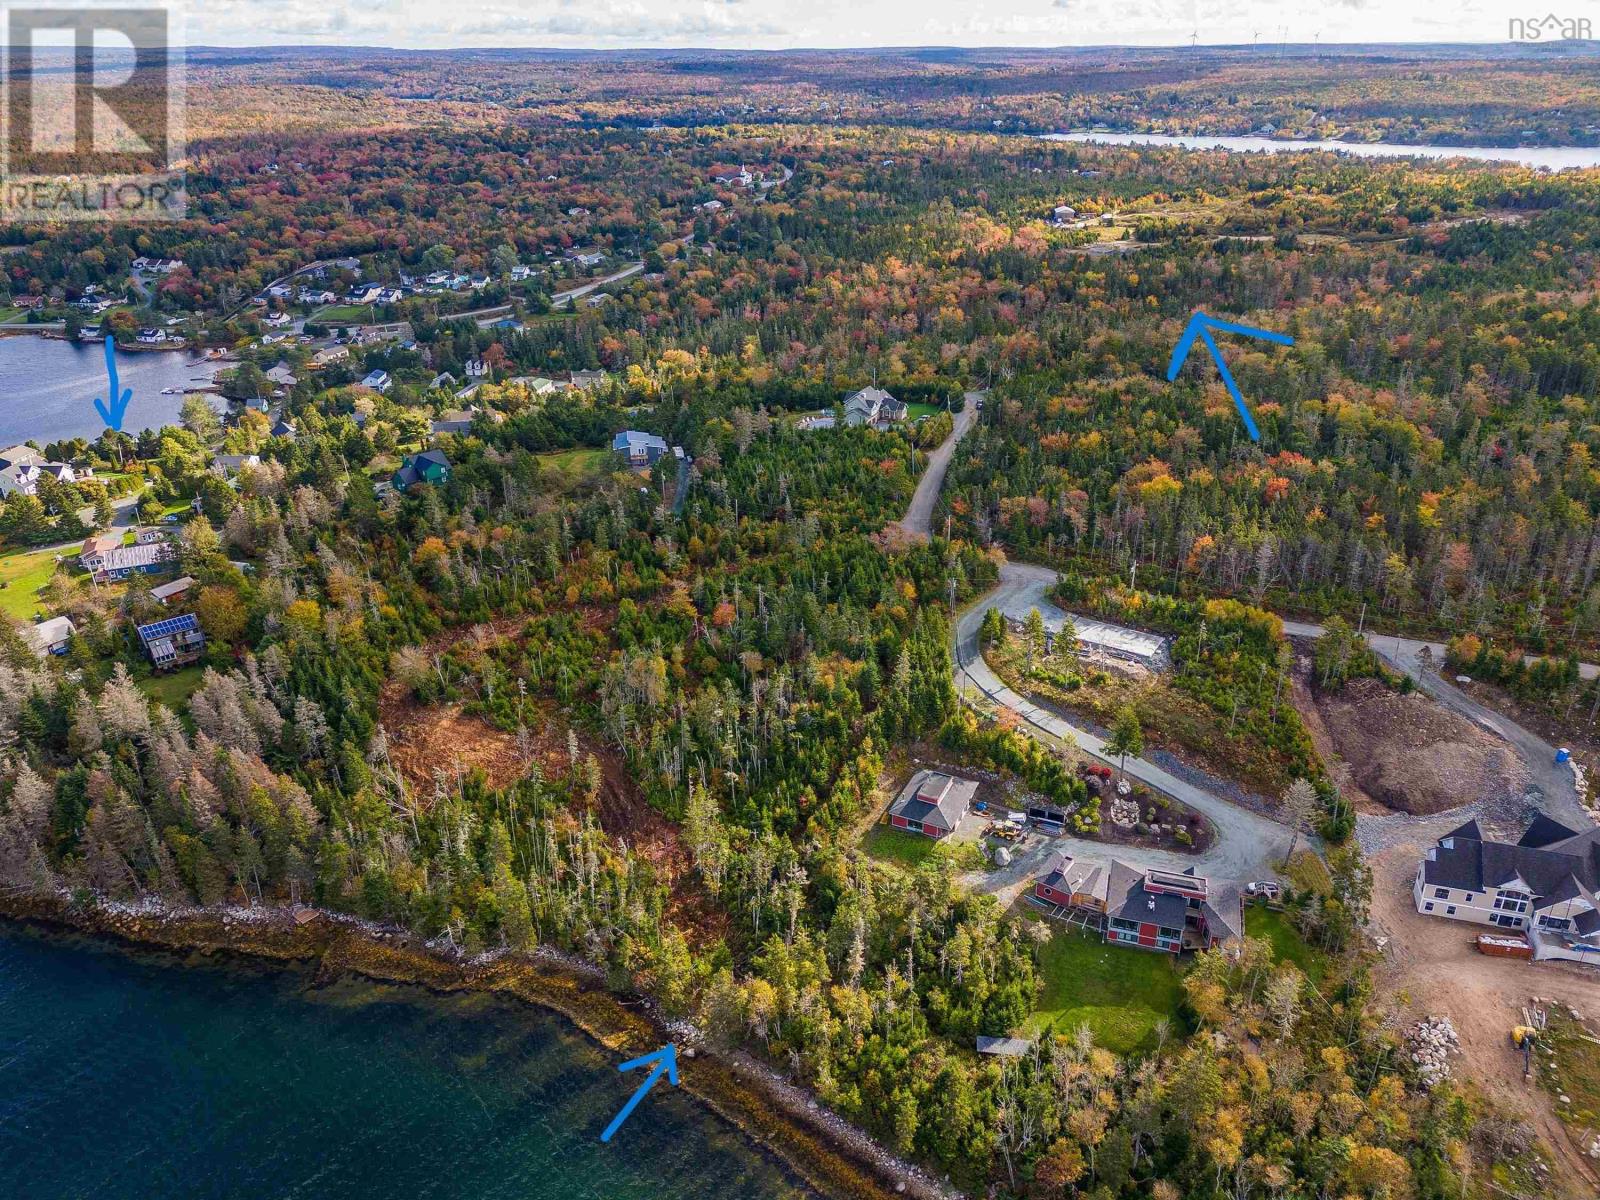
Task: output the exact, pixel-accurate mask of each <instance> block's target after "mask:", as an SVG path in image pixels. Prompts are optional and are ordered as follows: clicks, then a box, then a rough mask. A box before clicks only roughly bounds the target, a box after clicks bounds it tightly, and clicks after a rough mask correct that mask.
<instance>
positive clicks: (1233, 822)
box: [955, 563, 1305, 886]
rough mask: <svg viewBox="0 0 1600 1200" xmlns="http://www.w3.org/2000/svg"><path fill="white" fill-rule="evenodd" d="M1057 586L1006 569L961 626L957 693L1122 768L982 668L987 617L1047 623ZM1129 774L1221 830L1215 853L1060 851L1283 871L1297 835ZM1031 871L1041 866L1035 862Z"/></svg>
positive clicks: (1095, 847)
mask: <svg viewBox="0 0 1600 1200" xmlns="http://www.w3.org/2000/svg"><path fill="white" fill-rule="evenodd" d="M1055 580H1056V573H1055V572H1054V571H1052V570H1050V569H1048V568H1046V567H1036V566H1032V565H1030V564H1027V563H1007V564H1006V565H1005V566H1003V567H1001V568H1000V583H999V585H998V586H997V587H996V588H995V589H994V590H993V591H992V592H990V593H989V594H988V595H987V596H984V597H983V598H982V599H980V600H979V601H978V602H977V603H976V604H974V605H972V606H971V607H969V608H968V609H967V610H966V611H965V612H964V613H963V614H962V615H961V617H960V619H959V620H958V622H957V624H956V645H955V664H956V665H955V673H956V686H957V687H958V688H959V689H961V690H962V691H963V693H965V694H968V695H971V694H972V693H973V692H974V691H976V692H980V693H982V694H983V695H986V696H988V697H989V698H990V699H991V700H993V701H994V702H995V703H997V704H1004V705H1005V706H1006V707H1007V708H1010V709H1012V710H1013V711H1015V712H1016V713H1017V714H1018V716H1020V717H1021V718H1022V720H1023V721H1024V722H1026V723H1027V724H1028V725H1031V726H1033V728H1034V729H1035V730H1042V731H1043V732H1045V733H1047V734H1050V735H1052V736H1054V737H1058V738H1070V739H1071V740H1072V741H1073V742H1074V743H1075V744H1076V745H1077V746H1078V747H1079V748H1080V749H1082V750H1084V751H1086V752H1088V753H1089V754H1092V755H1095V756H1096V757H1098V758H1102V759H1104V760H1105V761H1106V762H1108V763H1110V764H1111V765H1113V766H1116V765H1117V760H1116V759H1115V758H1114V757H1109V756H1107V755H1106V753H1105V743H1104V742H1103V741H1102V740H1101V739H1100V738H1099V737H1098V736H1096V735H1095V734H1094V733H1093V732H1092V731H1091V730H1088V729H1085V728H1082V727H1080V726H1079V725H1076V724H1074V723H1073V722H1071V721H1069V720H1067V719H1066V718H1065V717H1064V716H1062V715H1061V714H1060V713H1057V712H1054V711H1052V710H1049V709H1046V708H1042V707H1041V706H1039V705H1038V704H1035V703H1034V702H1033V701H1031V700H1029V699H1027V698H1026V697H1024V696H1021V695H1019V694H1017V693H1016V692H1014V691H1012V690H1011V689H1010V688H1008V687H1007V686H1006V685H1005V684H1004V683H1002V682H1001V680H1000V677H999V676H998V675H996V674H995V673H994V671H993V670H991V669H990V667H989V664H988V663H986V662H984V661H983V656H982V655H981V654H979V653H978V631H979V628H980V626H981V625H982V624H983V614H984V613H985V612H986V611H987V610H989V609H991V608H999V609H1000V610H1002V611H1003V612H1008V613H1026V612H1027V611H1028V609H1030V608H1037V609H1039V611H1040V613H1041V614H1043V615H1045V616H1049V615H1051V613H1052V612H1053V611H1056V610H1055V608H1054V606H1053V605H1052V604H1051V603H1050V601H1049V599H1048V598H1047V593H1048V591H1049V589H1050V587H1051V586H1052V585H1053V584H1054V583H1055ZM1127 770H1128V774H1129V775H1130V776H1132V777H1133V778H1134V779H1137V780H1140V781H1141V782H1143V783H1146V784H1148V785H1150V786H1151V787H1153V788H1156V789H1158V790H1159V791H1163V792H1165V793H1167V794H1168V795H1169V796H1173V797H1176V798H1177V799H1179V800H1181V801H1183V802H1184V803H1185V804H1187V805H1189V806H1190V807H1191V808H1194V809H1197V810H1198V811H1200V812H1202V813H1204V814H1205V815H1206V818H1207V819H1208V820H1210V822H1211V823H1212V825H1213V826H1215V828H1216V835H1217V836H1216V840H1215V841H1214V842H1213V843H1212V844H1211V846H1210V848H1208V849H1207V850H1206V851H1205V852H1204V853H1202V854H1196V855H1188V854H1185V855H1162V854H1161V853H1160V852H1158V851H1147V850H1140V849H1136V848H1134V847H1121V846H1111V845H1107V844H1106V843H1104V842H1089V841H1080V840H1078V839H1074V838H1057V839H1055V843H1056V847H1057V848H1058V849H1062V850H1068V851H1070V852H1072V853H1074V854H1078V853H1081V854H1083V855H1084V857H1086V858H1094V859H1096V860H1099V861H1105V860H1109V859H1110V858H1112V857H1117V858H1122V859H1124V860H1126V861H1130V862H1136V863H1139V864H1140V865H1146V864H1148V865H1150V866H1169V865H1175V864H1177V863H1178V861H1179V860H1181V865H1182V866H1183V867H1187V866H1193V867H1194V868H1195V869H1196V870H1199V871H1204V872H1205V873H1207V874H1209V875H1212V876H1214V877H1216V878H1221V879H1240V880H1251V879H1272V878H1275V877H1276V875H1277V872H1276V871H1275V870H1274V868H1273V863H1275V862H1279V861H1281V860H1282V859H1283V858H1284V856H1285V855H1286V854H1287V853H1288V851H1289V844H1290V842H1291V840H1292V839H1293V834H1292V833H1291V832H1290V831H1289V829H1288V827H1287V826H1285V825H1280V824H1279V823H1278V822H1277V821H1274V820H1272V819H1271V818H1269V817H1265V816H1262V815H1261V814H1260V813H1256V812H1251V811H1250V810H1248V809H1245V808H1241V807H1240V806H1239V805H1237V804H1235V803H1233V802H1232V801H1231V800H1228V799H1226V798H1224V797H1222V796H1219V795H1217V794H1215V793H1214V792H1211V791H1208V790H1206V789H1205V788H1201V787H1197V786H1195V785H1194V784H1192V783H1190V782H1188V781H1187V780H1185V779H1180V778H1179V777H1178V776H1176V775H1174V774H1172V773H1171V772H1170V771H1167V770H1164V769H1162V768H1161V767H1159V766H1157V765H1156V764H1155V763H1153V762H1150V761H1149V760H1147V759H1144V758H1130V759H1129V760H1128V766H1127ZM1301 841H1302V844H1304V842H1305V839H1304V838H1302V839H1301ZM1028 857H1031V856H1028ZM1169 858H1170V859H1171V860H1172V861H1171V862H1170V863H1169V862H1168V861H1166V860H1167V859H1169ZM1017 865H1018V864H1015V863H1014V864H1013V866H1017ZM1030 865H1031V866H1037V861H1035V862H1033V863H1030ZM1180 869H1181V867H1180ZM1002 886H1003V884H1002Z"/></svg>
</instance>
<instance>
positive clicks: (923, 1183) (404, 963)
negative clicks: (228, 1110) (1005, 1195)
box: [0, 894, 963, 1200]
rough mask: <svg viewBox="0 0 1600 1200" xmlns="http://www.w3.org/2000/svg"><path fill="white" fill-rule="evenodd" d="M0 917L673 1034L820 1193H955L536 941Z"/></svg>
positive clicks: (740, 1058)
mask: <svg viewBox="0 0 1600 1200" xmlns="http://www.w3.org/2000/svg"><path fill="white" fill-rule="evenodd" d="M0 917H5V918H10V919H13V920H20V921H33V922H39V923H43V924H45V925H50V926H56V927H61V928H66V929H69V930H72V931H74V932H78V933H86V934H92V935H97V936H101V937H109V938H114V939H117V940H119V941H122V942H126V943H129V944H131V945H135V946H144V947H154V948H159V949H163V950H177V951H187V952H198V953H202V954H241V955H246V956H249V957H252V958H258V959H267V960H272V961H278V962H305V961H309V962H314V963H315V964H316V967H317V978H319V979H332V978H334V977H336V976H339V975H341V974H353V975H359V976H362V977H364V978H367V979H371V980H375V981H379V982H384V983H404V984H413V985H416V986H420V987H425V988H428V989H429V990H431V991H435V992H440V993H449V992H462V991H480V992H494V993H499V994H502V995H510V996H515V997H516V998H518V999H520V1000H523V1001H524V1002H526V1003H529V1004H535V1005H538V1006H540V1007H541V1008H546V1009H550V1010H552V1011H554V1012H558V1013H560V1014H561V1015H563V1016H564V1017H566V1018H567V1019H568V1020H570V1021H571V1022H572V1023H573V1024H575V1025H576V1026H577V1027H578V1028H579V1029H581V1030H582V1031H583V1032H584V1033H585V1034H587V1035H588V1036H589V1037H591V1038H593V1039H594V1040H595V1041H597V1042H599V1043H600V1044H601V1045H603V1046H605V1047H606V1048H607V1049H608V1050H611V1051H613V1052H615V1053H616V1054H618V1055H619V1056H621V1057H628V1056H631V1055H637V1054H643V1053H648V1052H649V1051H651V1050H655V1049H657V1048H658V1047H660V1046H661V1044H662V1043H663V1042H664V1041H666V1040H668V1039H670V1040H672V1041H674V1042H675V1043H676V1044H677V1045H678V1046H679V1049H680V1052H681V1053H682V1055H683V1057H684V1058H685V1059H688V1060H690V1063H689V1065H686V1066H684V1067H683V1068H682V1076H681V1077H682V1083H681V1086H682V1087H683V1088H684V1089H685V1090H686V1091H688V1092H689V1093H690V1094H692V1095H693V1096H695V1098H696V1099H698V1100H699V1101H700V1102H701V1103H703V1104H705V1105H706V1106H707V1107H709V1108H710V1109H711V1110H712V1111H713V1112H715V1113H717V1114H718V1115H719V1116H720V1117H722V1118H723V1119H724V1120H726V1121H728V1122H729V1123H730V1124H732V1125H733V1126H735V1127H736V1128H738V1129H739V1130H740V1131H741V1132H742V1133H743V1134H744V1135H745V1136H746V1137H747V1138H749V1139H750V1140H751V1141H752V1142H754V1143H756V1144H757V1145H760V1146H761V1147H762V1148H763V1149H765V1150H767V1151H769V1152H770V1153H772V1154H773V1155H775V1156H776V1157H777V1158H779V1159H780V1160H781V1161H782V1162H783V1163H784V1164H785V1165H786V1166H788V1167H789V1169H790V1170H792V1171H793V1172H794V1173H795V1174H796V1175H797V1176H799V1177H800V1178H801V1179H802V1180H804V1181H805V1183H806V1185H807V1186H809V1187H810V1188H812V1189H813V1190H815V1191H816V1192H818V1193H819V1194H821V1195H823V1196H826V1197H829V1198H830V1200H834V1198H836V1200H888V1198H889V1197H894V1196H909V1197H914V1198H916V1200H959V1198H960V1197H961V1196H962V1195H963V1193H961V1192H960V1191H958V1190H957V1189H955V1188H954V1187H952V1186H950V1185H949V1184H947V1183H944V1182H942V1181H940V1180H938V1179H936V1178H935V1177H933V1176H932V1175H930V1174H928V1173H927V1172H925V1171H923V1170H922V1169H921V1168H918V1167H916V1166H915V1165H913V1164H910V1163H907V1162H905V1161H904V1160H902V1159H900V1158H899V1157H897V1156H896V1155H894V1154H892V1153H890V1152H889V1151H888V1150H887V1149H885V1148H884V1147H883V1146H881V1145H879V1144H878V1143H877V1142H876V1141H875V1140H874V1139H873V1138H871V1137H870V1136H869V1135H867V1134H866V1133H865V1132H863V1131H862V1130H860V1129H857V1128H856V1127H855V1126H853V1125H851V1124H850V1123H849V1122H847V1121H845V1120H844V1119H843V1118H842V1117H840V1116H838V1115H837V1114H835V1113H833V1112H831V1111H829V1110H828V1109H827V1108H826V1107H825V1106H823V1105H822V1104H821V1103H819V1102H818V1101H817V1100H816V1098H815V1097H814V1096H812V1095H811V1094H810V1093H809V1092H808V1091H807V1090H806V1089H804V1088H803V1087H800V1086H798V1085H796V1084H794V1083H793V1082H791V1081H789V1080H788V1079H786V1078H784V1077H783V1076H782V1075H781V1074H780V1073H779V1072H777V1071H775V1070H773V1069H772V1068H771V1067H769V1066H767V1065H766V1064H764V1063H762V1062H760V1061H759V1060H757V1059H755V1058H753V1057H751V1056H749V1055H747V1054H744V1053H742V1052H738V1051H735V1052H733V1053H730V1054H722V1053H717V1052H715V1051H712V1050H710V1049H708V1048H707V1046H706V1045H705V1042H704V1039H703V1038H702V1037H701V1035H700V1032H699V1031H698V1030H697V1029H696V1028H695V1027H694V1026H692V1025H690V1024H688V1023H686V1022H673V1023H668V1022H666V1021H665V1020H663V1019H662V1018H661V1017H660V1016H659V1015H658V1014H657V1013H656V1012H655V1010H654V1008H653V1006H652V1005H651V1004H650V1003H649V1002H648V1001H644V1002H633V1001H630V1002H627V1003H625V1002H624V1001H623V1000H622V999H621V998H619V997H618V996H616V995H614V994H613V993H612V992H610V991H608V990H607V989H606V987H605V980H604V973H603V972H602V971H601V970H600V969H599V968H598V967H595V966H594V965H593V964H590V963H586V962H583V961H582V960H579V959H575V958H573V957H571V956H569V955H564V954H561V953H559V952H557V951H554V950H551V949H548V948H544V947H541V948H539V949H538V950H536V951H534V952H533V953H530V954H512V953H491V954H484V955H478V956H475V957H470V958H469V957H467V956H465V955H462V954H460V953H457V952H455V951H453V950H451V949H450V948H449V947H440V946H436V945H429V944H425V943H423V942H421V941H420V940H418V939H417V938H415V937H413V936H412V935H410V934H408V933H406V932H405V931H403V930H398V929H393V928H388V927H385V926H381V925H377V924H374V923H372V922H368V921H363V920H360V919H358V918H355V917H350V916H347V915H345V914H341V913H332V912H327V911H325V910H322V909H313V908H295V909H287V908H169V907H165V906H163V905H160V904H158V903H153V902H151V903H141V904H119V903H93V904H82V903H76V902H74V901H73V900H72V899H70V898H68V897H66V896H20V895H5V894H0Z"/></svg>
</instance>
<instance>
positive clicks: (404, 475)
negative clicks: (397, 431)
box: [391, 450, 450, 492]
mask: <svg viewBox="0 0 1600 1200" xmlns="http://www.w3.org/2000/svg"><path fill="white" fill-rule="evenodd" d="M449 479H450V460H449V459H448V458H446V457H445V456H444V455H442V454H440V453H439V452H438V451H437V450H424V451H423V452H422V453H421V454H408V455H406V457H405V461H404V462H402V463H401V464H400V469H399V470H398V471H396V472H395V473H394V479H393V480H392V481H391V482H392V483H393V484H394V486H395V490H396V491H398V492H403V491H405V490H406V489H407V488H408V487H411V486H412V485H413V484H417V483H432V484H440V483H447V482H449Z"/></svg>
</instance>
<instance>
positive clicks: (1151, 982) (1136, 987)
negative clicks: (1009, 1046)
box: [1028, 917, 1183, 1054]
mask: <svg viewBox="0 0 1600 1200" xmlns="http://www.w3.org/2000/svg"><path fill="white" fill-rule="evenodd" d="M1038 919H1039V920H1044V918H1043V917H1040V918H1038ZM1051 927H1052V928H1053V929H1055V931H1056V933H1055V936H1054V937H1053V938H1051V939H1050V941H1049V943H1048V944H1047V945H1045V946H1044V948H1043V949H1042V950H1040V952H1039V963H1040V968H1039V970H1040V974H1041V975H1042V976H1043V978H1044V992H1043V994H1042V995H1041V997H1040V999H1039V1007H1038V1009H1037V1010H1036V1011H1035V1012H1034V1014H1033V1016H1032V1017H1031V1018H1030V1019H1029V1021H1028V1032H1029V1033H1032V1034H1040V1033H1043V1032H1045V1031H1046V1030H1053V1031H1054V1032H1056V1033H1061V1034H1068V1033H1071V1032H1072V1031H1073V1030H1074V1029H1076V1028H1077V1027H1078V1026H1079V1025H1087V1026H1088V1027H1089V1029H1090V1030H1091V1031H1092V1032H1093V1034H1094V1041H1095V1045H1097V1046H1104V1047H1105V1048H1106V1049H1107V1050H1112V1051H1115V1052H1116V1053H1118V1054H1128V1053H1131V1052H1133V1051H1135V1050H1144V1049H1148V1048H1150V1047H1152V1046H1154V1044H1155V1028H1156V1022H1158V1021H1160V1020H1162V1019H1163V1018H1165V1019H1167V1020H1168V1021H1171V1022H1172V1024H1173V1032H1174V1034H1177V1033H1180V1032H1182V1027H1181V1021H1180V1018H1179V1016H1178V1009H1179V1005H1180V1003H1181V1001H1182V999H1183V988H1182V985H1181V982H1180V981H1181V979H1182V975H1183V972H1182V970H1181V969H1180V967H1179V966H1178V962H1177V960H1176V959H1175V958H1174V956H1172V955H1170V954H1157V953H1155V952H1153V951H1149V950H1130V949H1125V948H1123V947H1120V946H1108V945H1105V944H1104V943H1102V942H1101V941H1100V938H1099V936H1098V935H1091V934H1086V933H1082V932H1080V931H1078V930H1075V929H1067V928H1065V927H1062V926H1057V925H1055V924H1054V923H1052V926H1051Z"/></svg>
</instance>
